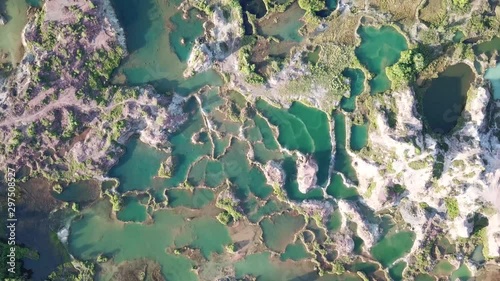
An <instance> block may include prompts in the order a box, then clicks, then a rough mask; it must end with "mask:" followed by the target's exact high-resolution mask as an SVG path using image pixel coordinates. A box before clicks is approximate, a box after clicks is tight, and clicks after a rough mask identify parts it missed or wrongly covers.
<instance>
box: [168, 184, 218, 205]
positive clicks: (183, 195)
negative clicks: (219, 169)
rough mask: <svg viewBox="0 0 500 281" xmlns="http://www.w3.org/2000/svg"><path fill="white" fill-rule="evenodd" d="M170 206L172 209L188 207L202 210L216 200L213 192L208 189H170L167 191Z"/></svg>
mask: <svg viewBox="0 0 500 281" xmlns="http://www.w3.org/2000/svg"><path fill="white" fill-rule="evenodd" d="M167 197H168V205H169V206H170V207H172V208H176V207H180V206H183V207H187V208H192V209H201V208H203V207H205V206H206V205H208V204H210V203H211V202H213V201H214V199H215V194H214V192H213V191H212V190H210V189H206V188H195V189H194V190H189V189H169V190H167Z"/></svg>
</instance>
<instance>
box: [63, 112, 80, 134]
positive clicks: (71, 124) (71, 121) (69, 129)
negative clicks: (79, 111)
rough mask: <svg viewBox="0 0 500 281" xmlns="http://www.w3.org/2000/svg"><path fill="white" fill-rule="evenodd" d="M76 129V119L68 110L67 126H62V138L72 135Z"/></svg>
mask: <svg viewBox="0 0 500 281" xmlns="http://www.w3.org/2000/svg"><path fill="white" fill-rule="evenodd" d="M77 129H78V121H77V120H76V117H75V114H74V113H73V112H71V111H69V112H68V126H66V128H64V131H63V134H62V136H63V137H64V138H70V137H72V136H73V135H74V134H75V132H76V130H77Z"/></svg>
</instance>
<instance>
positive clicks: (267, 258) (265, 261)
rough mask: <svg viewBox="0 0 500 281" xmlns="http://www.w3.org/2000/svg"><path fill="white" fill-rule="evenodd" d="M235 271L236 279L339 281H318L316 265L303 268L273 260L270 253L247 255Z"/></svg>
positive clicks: (296, 264)
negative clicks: (250, 277)
mask: <svg viewBox="0 0 500 281" xmlns="http://www.w3.org/2000/svg"><path fill="white" fill-rule="evenodd" d="M235 269H236V278H243V277H245V276H246V275H250V276H253V277H255V278H256V280H257V281H289V280H323V281H327V280H331V281H333V280H338V279H317V278H318V274H317V273H316V272H315V271H314V264H307V265H305V266H303V265H302V264H298V263H296V262H287V263H285V262H281V261H279V260H276V259H275V258H273V257H272V256H271V253H269V252H264V253H256V254H250V255H247V256H245V258H244V259H243V260H241V261H238V262H236V264H235ZM354 280H356V279H354Z"/></svg>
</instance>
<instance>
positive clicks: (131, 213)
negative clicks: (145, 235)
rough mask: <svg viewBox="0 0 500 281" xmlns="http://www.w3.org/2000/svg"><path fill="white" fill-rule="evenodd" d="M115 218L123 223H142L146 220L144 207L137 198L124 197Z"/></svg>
mask: <svg viewBox="0 0 500 281" xmlns="http://www.w3.org/2000/svg"><path fill="white" fill-rule="evenodd" d="M116 217H117V218H118V219H119V220H121V221H124V222H143V221H145V220H146V218H147V211H146V206H144V205H142V204H141V203H140V202H139V200H138V199H137V197H132V196H126V197H125V198H124V199H123V207H122V209H121V210H120V211H119V212H118V213H117V214H116Z"/></svg>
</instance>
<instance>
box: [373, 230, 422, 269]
mask: <svg viewBox="0 0 500 281" xmlns="http://www.w3.org/2000/svg"><path fill="white" fill-rule="evenodd" d="M414 241H415V233H413V232H411V231H400V232H397V233H394V234H389V235H387V236H385V237H384V238H382V240H380V241H379V242H378V243H377V244H375V246H373V247H372V249H371V253H372V255H373V257H374V258H375V259H376V260H378V261H379V262H380V263H381V264H382V265H383V266H384V267H388V266H390V265H391V264H392V263H393V262H394V261H395V260H397V259H398V258H400V257H403V256H404V255H405V254H407V253H409V252H410V249H411V247H412V246H413V242H414Z"/></svg>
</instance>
